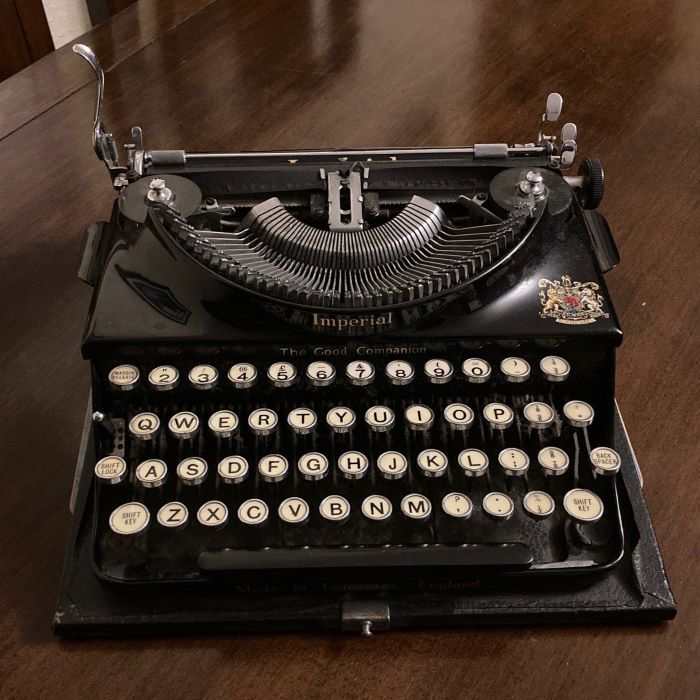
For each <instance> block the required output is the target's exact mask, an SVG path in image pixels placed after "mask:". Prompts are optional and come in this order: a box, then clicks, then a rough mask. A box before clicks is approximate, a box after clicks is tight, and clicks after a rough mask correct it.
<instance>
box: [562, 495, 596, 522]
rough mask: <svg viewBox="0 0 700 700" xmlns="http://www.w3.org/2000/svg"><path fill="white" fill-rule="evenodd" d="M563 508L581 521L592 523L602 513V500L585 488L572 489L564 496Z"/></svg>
mask: <svg viewBox="0 0 700 700" xmlns="http://www.w3.org/2000/svg"><path fill="white" fill-rule="evenodd" d="M564 510H565V511H566V512H567V513H568V514H569V515H570V516H571V517H572V518H573V519H574V520H579V521H580V522H582V523H594V522H596V521H597V520H600V518H601V517H602V515H603V501H601V500H600V498H599V497H598V496H597V495H596V494H594V493H593V491H588V490H587V489H572V490H571V491H569V492H568V493H567V494H566V495H565V496H564Z"/></svg>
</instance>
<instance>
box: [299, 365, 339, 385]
mask: <svg viewBox="0 0 700 700" xmlns="http://www.w3.org/2000/svg"><path fill="white" fill-rule="evenodd" d="M306 378H307V379H308V380H309V381H310V382H311V384H313V385H314V386H330V385H331V384H332V383H333V382H334V381H335V367H333V365H332V364H331V363H330V362H323V361H321V360H318V361H316V362H312V363H311V364H310V365H309V366H308V367H307V368H306Z"/></svg>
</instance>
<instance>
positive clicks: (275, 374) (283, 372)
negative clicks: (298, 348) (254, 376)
mask: <svg viewBox="0 0 700 700" xmlns="http://www.w3.org/2000/svg"><path fill="white" fill-rule="evenodd" d="M267 378H268V379H269V380H270V382H272V386H276V387H280V388H284V387H288V386H292V384H294V382H295V381H296V378H297V370H296V367H295V366H294V365H292V364H290V363H289V362H274V363H273V364H271V365H270V366H269V367H268V368H267Z"/></svg>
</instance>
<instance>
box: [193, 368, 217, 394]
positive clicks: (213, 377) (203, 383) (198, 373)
mask: <svg viewBox="0 0 700 700" xmlns="http://www.w3.org/2000/svg"><path fill="white" fill-rule="evenodd" d="M187 378H188V379H189V381H190V384H191V385H192V386H193V387H194V388H195V389H201V390H203V391H204V390H206V389H213V388H214V387H215V386H216V384H217V382H218V381H219V372H218V371H217V369H216V367H212V366H211V365H196V366H195V367H193V368H192V369H191V370H190V372H189V374H188V375H187Z"/></svg>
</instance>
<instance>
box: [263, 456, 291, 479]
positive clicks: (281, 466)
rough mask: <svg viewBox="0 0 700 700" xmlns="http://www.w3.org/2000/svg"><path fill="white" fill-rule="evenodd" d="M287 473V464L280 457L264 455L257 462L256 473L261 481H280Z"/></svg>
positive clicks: (285, 460)
mask: <svg viewBox="0 0 700 700" xmlns="http://www.w3.org/2000/svg"><path fill="white" fill-rule="evenodd" d="M288 471H289V462H288V461H287V458H286V457H283V456H282V455H265V456H264V457H261V458H260V461H259V462H258V472H259V474H260V476H261V477H262V479H263V481H269V482H270V483H275V482H277V481H282V479H284V477H285V476H287V472H288Z"/></svg>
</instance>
